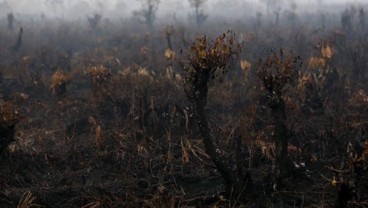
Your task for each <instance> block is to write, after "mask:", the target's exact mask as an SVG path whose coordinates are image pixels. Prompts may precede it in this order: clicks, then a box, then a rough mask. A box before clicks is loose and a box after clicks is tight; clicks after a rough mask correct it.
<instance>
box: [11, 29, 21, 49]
mask: <svg viewBox="0 0 368 208" xmlns="http://www.w3.org/2000/svg"><path fill="white" fill-rule="evenodd" d="M22 36H23V27H21V28H20V29H19V34H18V39H17V42H15V44H14V46H13V50H14V52H18V51H19V49H20V48H21V47H22Z"/></svg>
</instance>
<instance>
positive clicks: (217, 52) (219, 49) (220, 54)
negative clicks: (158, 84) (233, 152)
mask: <svg viewBox="0 0 368 208" xmlns="http://www.w3.org/2000/svg"><path fill="white" fill-rule="evenodd" d="M234 38H235V37H234V36H233V34H232V33H230V32H229V33H225V34H223V35H222V36H220V37H218V38H217V39H216V40H215V41H214V42H211V41H210V40H208V38H207V37H201V38H198V40H197V41H196V42H195V43H193V45H192V46H191V47H190V49H189V51H188V53H187V54H186V60H184V61H183V62H182V64H183V68H184V70H185V72H186V74H185V81H184V83H185V87H186V88H185V92H186V95H187V98H188V99H189V101H190V102H191V103H192V105H193V110H194V116H195V118H196V122H197V124H198V128H199V132H200V135H201V137H202V139H203V143H204V145H205V149H206V153H207V154H208V155H209V156H210V157H211V159H212V162H213V163H214V164H215V166H216V168H217V169H218V170H219V172H220V173H221V175H222V177H223V179H224V181H225V186H226V190H227V192H228V193H227V194H229V195H230V192H231V191H232V190H234V188H235V190H236V194H239V193H240V192H239V191H241V190H243V191H245V188H244V187H243V186H245V181H244V180H248V178H237V176H236V175H234V173H233V172H232V170H231V168H230V167H229V166H228V164H227V161H226V160H225V159H224V158H223V157H222V156H220V154H219V152H220V151H221V150H220V147H218V146H216V145H215V143H214V139H213V138H212V135H211V131H210V128H209V124H208V121H207V116H206V110H205V107H206V105H207V95H208V85H209V82H210V81H211V80H213V79H215V78H216V77H215V76H216V71H218V70H221V72H222V73H223V74H226V72H227V68H228V67H229V62H230V59H231V58H232V57H233V56H236V55H238V54H239V53H240V46H239V45H237V44H236V43H235V42H234Z"/></svg>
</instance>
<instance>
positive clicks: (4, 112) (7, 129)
mask: <svg viewBox="0 0 368 208" xmlns="http://www.w3.org/2000/svg"><path fill="white" fill-rule="evenodd" d="M0 115H1V118H0V156H1V155H2V154H3V153H4V151H5V150H6V148H7V147H8V146H9V145H10V144H11V143H12V142H14V141H15V138H14V137H15V126H16V124H17V123H18V122H19V121H20V116H19V115H18V114H17V113H16V111H15V109H14V107H13V104H12V103H11V102H9V101H7V102H2V103H1V106H0Z"/></svg>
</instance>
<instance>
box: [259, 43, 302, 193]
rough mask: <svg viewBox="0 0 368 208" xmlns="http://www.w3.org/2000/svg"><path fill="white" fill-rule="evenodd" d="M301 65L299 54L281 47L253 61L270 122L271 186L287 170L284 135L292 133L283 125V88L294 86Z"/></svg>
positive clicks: (286, 151)
mask: <svg viewBox="0 0 368 208" xmlns="http://www.w3.org/2000/svg"><path fill="white" fill-rule="evenodd" d="M301 67H302V61H301V59H300V57H297V56H296V57H294V56H293V54H285V53H284V51H283V50H280V51H279V52H276V51H272V52H271V53H270V54H269V55H268V56H267V57H266V58H265V60H262V59H260V60H259V62H258V64H257V69H256V72H257V76H258V77H259V79H260V80H261V81H262V83H263V85H264V88H265V90H266V97H267V105H268V106H269V107H270V109H271V119H272V121H273V125H274V133H273V140H274V142H275V158H276V161H275V177H276V181H275V186H282V184H283V181H282V180H284V179H285V178H286V176H287V174H288V173H290V166H291V161H290V159H289V158H288V139H289V138H290V137H291V136H292V132H291V130H290V129H288V128H287V120H286V114H287V112H286V102H285V91H286V90H288V88H292V87H295V85H296V80H298V74H299V69H300V68H301ZM275 188H276V187H275ZM277 188H278V187H277Z"/></svg>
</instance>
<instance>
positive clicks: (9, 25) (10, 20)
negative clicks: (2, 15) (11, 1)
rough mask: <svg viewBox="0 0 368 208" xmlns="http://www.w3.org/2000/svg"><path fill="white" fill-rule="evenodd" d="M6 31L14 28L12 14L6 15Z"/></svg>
mask: <svg viewBox="0 0 368 208" xmlns="http://www.w3.org/2000/svg"><path fill="white" fill-rule="evenodd" d="M7 19H8V29H9V30H13V27H14V15H13V13H12V12H10V13H8V17H7Z"/></svg>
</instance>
